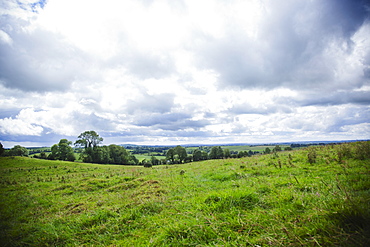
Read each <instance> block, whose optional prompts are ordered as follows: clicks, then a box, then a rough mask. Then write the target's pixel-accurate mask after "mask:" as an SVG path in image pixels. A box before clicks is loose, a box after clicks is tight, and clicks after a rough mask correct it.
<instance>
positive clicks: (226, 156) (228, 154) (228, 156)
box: [224, 148, 231, 158]
mask: <svg viewBox="0 0 370 247" xmlns="http://www.w3.org/2000/svg"><path fill="white" fill-rule="evenodd" d="M224 156H225V158H230V157H231V154H230V150H229V149H227V148H226V149H225V150H224Z"/></svg>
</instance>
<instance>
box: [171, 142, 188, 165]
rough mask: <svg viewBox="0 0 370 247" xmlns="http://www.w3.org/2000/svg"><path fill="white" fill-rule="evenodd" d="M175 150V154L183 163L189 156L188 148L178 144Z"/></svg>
mask: <svg viewBox="0 0 370 247" xmlns="http://www.w3.org/2000/svg"><path fill="white" fill-rule="evenodd" d="M174 151H175V155H177V156H178V158H179V161H180V163H182V162H183V161H184V160H185V159H186V157H187V156H188V154H187V153H186V149H185V148H184V147H181V146H176V147H175V150H174Z"/></svg>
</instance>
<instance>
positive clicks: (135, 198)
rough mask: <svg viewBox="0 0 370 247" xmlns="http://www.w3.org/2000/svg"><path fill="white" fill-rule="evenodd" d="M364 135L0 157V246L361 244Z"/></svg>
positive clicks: (367, 199) (369, 228) (365, 213)
mask: <svg viewBox="0 0 370 247" xmlns="http://www.w3.org/2000/svg"><path fill="white" fill-rule="evenodd" d="M369 175H370V143H369V142H360V143H350V144H342V145H329V146H320V147H310V148H306V149H300V150H295V151H289V152H280V153H277V154H269V155H258V156H252V157H246V158H241V159H220V160H207V161H202V162H194V163H187V164H182V165H161V166H154V167H152V168H144V167H139V166H136V167H135V166H119V165H116V166H113V165H95V164H86V163H77V162H62V161H49V160H39V159H32V158H21V157H1V158H0V243H1V246H254V247H256V246H368V243H369V241H370V179H369Z"/></svg>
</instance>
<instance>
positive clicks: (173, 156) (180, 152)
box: [166, 145, 188, 164]
mask: <svg viewBox="0 0 370 247" xmlns="http://www.w3.org/2000/svg"><path fill="white" fill-rule="evenodd" d="M187 156H188V154H187V152H186V149H185V148H184V147H181V146H180V145H178V146H176V147H174V148H170V149H169V150H168V151H167V153H166V158H167V160H169V161H170V162H171V163H172V164H174V163H183V161H184V160H185V159H186V157H187Z"/></svg>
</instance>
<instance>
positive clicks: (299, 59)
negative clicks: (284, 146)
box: [0, 0, 370, 147]
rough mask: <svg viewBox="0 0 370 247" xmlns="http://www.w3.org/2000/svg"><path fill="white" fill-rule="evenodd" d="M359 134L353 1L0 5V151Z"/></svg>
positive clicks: (366, 36)
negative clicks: (86, 137) (81, 142)
mask: <svg viewBox="0 0 370 247" xmlns="http://www.w3.org/2000/svg"><path fill="white" fill-rule="evenodd" d="M85 130H95V131H97V132H98V133H99V134H100V136H102V137H103V138H104V144H111V143H115V144H121V143H133V144H154V145H156V144H180V145H181V144H189V143H203V144H211V143H260V142H281V141H323V140H354V139H369V138H370V3H369V1H366V0H363V1H362V0H325V1H323V0H284V1H276V0H244V1H242V0H230V1H225V0H202V1H199V0H176V1H174V0H158V1H157V0H105V1H97V0H41V1H37V0H2V1H1V2H0V142H1V143H2V144H3V145H4V146H5V147H12V146H14V145H15V144H20V145H23V146H50V145H51V144H54V143H57V142H58V141H59V140H60V139H61V138H67V139H69V140H71V141H75V140H76V139H77V136H78V135H79V134H80V133H81V132H83V131H85Z"/></svg>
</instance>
